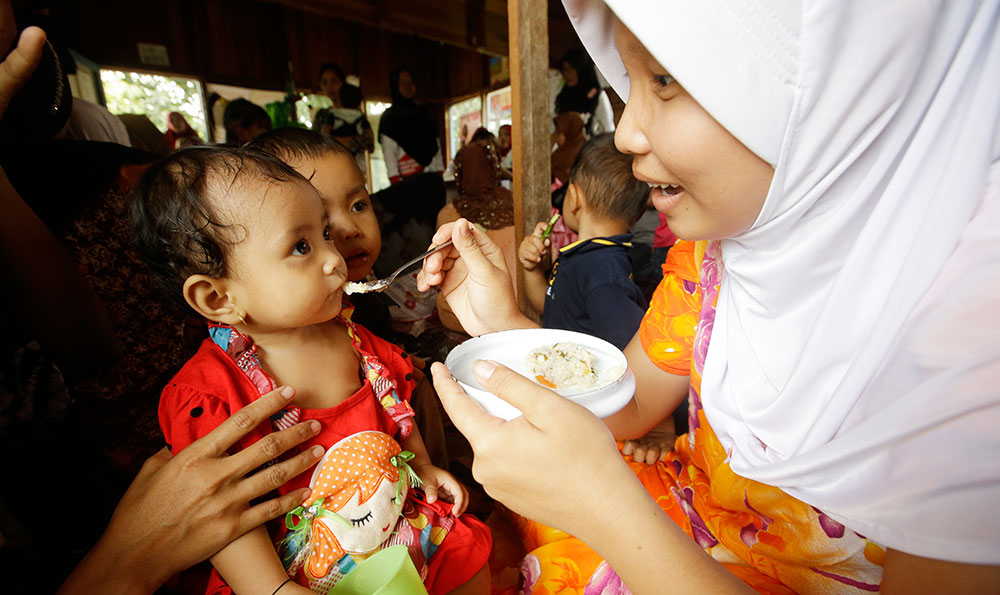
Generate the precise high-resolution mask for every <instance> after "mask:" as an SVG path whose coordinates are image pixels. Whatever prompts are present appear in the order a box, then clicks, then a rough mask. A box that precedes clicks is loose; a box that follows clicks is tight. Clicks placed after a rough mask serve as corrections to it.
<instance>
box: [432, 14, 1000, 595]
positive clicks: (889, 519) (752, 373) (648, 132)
mask: <svg viewBox="0 0 1000 595" xmlns="http://www.w3.org/2000/svg"><path fill="white" fill-rule="evenodd" d="M565 2H566V5H567V11H568V13H569V15H570V17H571V19H572V20H573V22H574V25H575V26H576V27H577V31H578V32H579V34H580V37H581V39H582V40H583V42H584V44H585V46H586V47H587V49H588V51H590V53H591V54H592V55H593V56H594V59H595V63H596V64H597V66H598V67H599V68H600V69H601V71H602V72H603V74H604V75H605V77H606V78H607V80H608V81H609V82H610V83H611V85H612V86H613V87H614V88H615V89H616V91H617V92H618V93H619V95H620V96H621V97H623V98H627V105H626V109H625V113H624V114H623V116H622V121H621V122H620V123H619V126H618V131H617V136H616V140H617V143H618V146H619V148H620V149H621V150H623V151H625V152H628V153H632V154H634V155H635V164H634V170H635V173H636V176H637V177H638V178H639V179H642V180H644V181H647V182H649V183H650V184H651V185H653V186H655V187H656V188H655V189H654V190H653V193H652V195H653V200H654V203H655V204H656V207H657V209H659V210H660V211H661V212H664V213H665V214H666V216H667V218H668V221H669V223H670V226H671V229H672V230H673V231H674V232H675V233H676V234H677V235H678V236H679V237H681V238H683V239H686V240H700V241H707V242H706V243H700V244H699V246H700V247H696V248H695V249H694V250H693V251H692V253H694V254H697V255H698V258H699V263H700V267H701V268H700V270H699V271H698V275H699V276H698V277H697V278H696V279H694V281H695V282H696V284H697V285H699V289H700V290H701V295H700V299H701V302H700V308H701V309H700V311H699V312H698V317H699V320H698V328H697V334H696V336H695V337H694V338H693V347H692V350H693V355H692V362H693V363H692V366H691V373H692V374H691V378H690V382H691V385H692V391H691V396H692V409H693V410H694V411H695V412H696V416H695V417H693V418H692V421H693V422H696V423H694V425H693V426H692V427H693V428H695V429H694V431H693V432H692V433H691V434H690V435H689V436H688V437H687V438H685V437H682V438H681V439H679V440H678V442H677V445H676V448H677V451H678V452H677V453H672V454H671V456H670V457H668V462H669V463H670V465H664V464H660V465H659V466H658V467H659V469H660V470H661V471H662V473H661V476H663V477H664V482H665V483H668V484H669V482H670V481H676V482H679V483H677V484H676V485H674V486H673V487H672V488H669V489H668V491H667V492H666V494H664V497H663V498H661V499H660V502H659V504H660V505H661V506H662V507H663V508H664V509H668V512H669V511H670V510H669V509H671V508H678V507H679V508H680V509H682V510H683V511H685V512H686V513H688V519H686V520H684V519H678V518H677V517H676V516H675V517H674V519H675V520H678V522H679V523H680V524H681V525H682V527H683V528H685V529H686V530H687V531H688V532H689V533H691V534H693V535H694V536H695V539H696V542H697V544H698V546H702V547H697V546H696V545H695V541H692V540H690V539H688V538H687V537H686V536H685V534H684V533H682V532H681V531H679V530H678V529H677V525H675V524H674V523H672V522H671V521H670V519H669V518H668V517H667V516H666V515H665V514H663V511H662V510H661V508H660V506H657V502H656V501H654V500H653V499H652V498H650V497H649V495H648V494H647V493H646V492H645V490H644V489H643V486H642V484H640V483H639V482H637V481H636V477H635V475H633V474H632V473H631V472H630V471H629V469H628V467H626V465H624V464H621V463H620V461H621V458H620V455H619V454H618V453H617V451H616V449H615V448H614V445H613V443H612V441H611V440H610V438H609V437H608V436H607V431H606V430H605V429H604V427H603V426H602V425H601V424H600V423H599V422H598V421H597V420H596V419H594V418H593V417H592V416H590V415H589V414H588V413H587V412H586V411H585V410H583V409H581V408H579V407H576V406H574V405H573V404H571V403H569V402H567V401H565V400H563V399H559V398H556V397H554V396H553V394H552V393H551V392H549V391H547V390H545V389H542V388H540V387H537V386H535V385H533V384H532V383H530V382H529V381H527V380H524V379H522V378H520V377H518V376H517V375H515V374H513V373H512V372H510V371H509V370H507V369H506V368H503V367H502V366H498V365H494V364H493V363H489V362H481V363H480V364H478V368H477V373H478V375H479V378H480V381H481V382H482V383H483V385H484V386H486V387H488V388H489V389H490V390H491V391H493V392H495V393H496V394H499V395H500V396H502V397H503V398H505V399H506V400H508V401H510V402H511V403H513V404H514V405H515V406H517V407H518V408H519V409H521V411H523V412H524V416H523V417H521V418H517V419H515V420H512V421H510V422H501V421H499V420H496V419H494V418H491V417H489V416H487V415H485V414H484V413H483V412H482V411H481V410H480V409H478V407H477V406H476V405H475V404H474V403H473V402H472V401H470V400H469V399H467V398H465V397H464V395H463V394H461V391H460V390H459V389H458V386H457V384H455V383H454V382H453V381H452V380H451V379H450V376H449V375H448V374H447V371H446V370H445V369H444V368H443V367H442V366H440V365H436V366H435V369H434V374H435V385H436V386H437V388H438V392H439V394H440V395H441V398H442V401H443V403H444V404H445V407H446V408H447V410H448V412H449V414H450V416H451V418H452V419H453V421H454V422H455V424H456V425H457V426H458V427H459V428H460V429H461V430H462V431H463V433H464V434H465V435H466V436H468V437H469V438H470V441H471V442H472V445H473V448H474V449H475V451H476V460H475V466H474V472H475V474H476V477H477V478H478V479H479V480H480V481H482V483H483V484H484V485H485V486H486V488H487V490H488V491H489V493H490V494H491V495H493V496H494V497H496V498H497V499H499V500H500V501H502V502H504V503H505V504H507V505H508V506H510V507H511V508H512V509H514V510H515V511H517V512H519V513H521V514H523V515H524V516H526V517H529V518H531V519H535V520H536V521H539V522H542V523H546V524H548V525H551V526H554V527H558V528H560V529H563V530H565V531H567V532H569V533H571V534H572V535H574V536H575V537H576V538H579V539H580V540H582V541H583V542H585V543H587V544H588V545H589V546H591V547H592V548H594V550H596V552H597V553H598V554H599V555H600V556H602V557H603V558H604V559H605V560H606V561H607V563H608V565H610V568H613V569H614V571H613V572H611V571H610V570H609V569H608V568H605V567H602V568H599V569H598V573H595V574H594V575H593V576H592V577H591V579H590V581H589V586H591V587H595V588H596V587H598V582H597V581H598V580H599V581H603V582H601V583H600V585H601V586H606V585H607V584H609V581H608V579H607V575H608V574H609V573H610V574H615V573H617V576H618V577H620V578H621V580H623V581H624V583H625V584H626V585H628V586H629V587H630V588H631V589H632V590H633V591H635V592H639V593H663V592H667V591H668V590H669V589H676V590H677V591H678V592H695V593H699V592H712V593H715V592H729V591H730V590H731V591H733V592H736V591H739V590H740V589H741V588H744V587H745V585H744V584H742V583H740V582H738V581H733V580H732V575H729V574H728V573H726V572H725V571H724V566H723V565H721V564H716V563H714V562H712V560H711V558H710V557H709V556H705V555H704V553H705V552H706V551H707V552H708V553H709V554H710V556H711V557H712V558H715V559H716V561H718V562H723V563H724V564H728V566H726V567H728V568H730V569H731V570H733V571H734V572H735V573H736V574H738V575H739V576H740V577H741V578H744V579H745V580H746V582H747V583H749V584H751V585H752V586H754V587H755V588H757V589H758V590H761V591H772V592H781V588H782V585H785V586H786V587H789V588H791V589H792V590H795V591H799V592H803V591H807V592H862V591H876V590H879V589H880V588H881V589H882V590H883V591H884V592H886V593H898V592H907V593H915V592H941V591H945V592H998V591H1000V566H998V565H1000V508H998V505H997V503H998V502H1000V389H998V385H1000V316H998V315H997V314H996V312H997V309H998V308H1000V197H998V196H997V195H998V194H1000V165H998V157H1000V32H998V31H1000V25H998V23H1000V2H997V1H996V0H990V1H983V2H972V1H971V0H955V1H944V0H939V1H931V0H923V1H917V0H912V1H910V2H893V3H886V2H882V3H880V2H867V1H865V0H800V1H794V0H786V1H783V2H758V1H755V0H744V1H741V2H735V1H732V0H716V1H707V2H696V3H691V2H680V1H669V0H661V1H658V2H655V3H654V2H644V3H639V2H634V1H628V0H606V1H604V2H601V1H599V0H565ZM626 73H627V75H626ZM446 235H451V236H452V237H453V238H454V239H455V240H456V248H455V249H453V250H452V251H451V252H449V253H439V254H438V255H436V256H435V257H432V258H430V259H428V262H427V263H426V264H425V268H424V271H423V273H422V278H423V285H425V286H426V285H430V284H441V285H442V292H443V293H444V294H445V295H446V296H447V299H448V301H449V303H450V304H451V305H452V308H453V309H454V310H455V312H456V313H457V314H458V316H459V318H460V320H462V322H463V324H464V325H465V327H466V329H467V330H469V332H470V333H473V334H480V333H482V332H489V331H493V330H501V329H504V328H514V327H524V326H530V325H531V323H530V322H529V321H527V320H526V319H525V318H523V317H522V316H521V315H520V313H518V312H517V311H516V307H515V306H513V301H512V299H511V298H510V296H509V294H508V293H507V292H504V291H503V290H504V288H505V287H506V285H504V283H503V282H502V281H505V280H506V277H505V276H504V275H505V273H503V271H501V270H499V267H502V261H501V260H498V259H497V257H496V254H497V251H496V248H495V247H494V246H492V245H491V244H490V243H488V241H487V240H486V238H485V236H484V235H483V234H481V233H479V232H478V231H475V230H473V231H470V230H469V228H468V227H467V226H465V225H462V224H461V222H459V223H458V224H456V225H455V226H453V227H449V228H447V229H442V230H439V232H438V234H437V235H436V236H435V238H434V239H435V241H438V242H440V241H442V240H443V239H444V238H445V236H446ZM459 256H461V259H460V260H456V259H457V258H458V257H459ZM719 275H721V277H719ZM656 309H657V304H656V303H655V298H654V304H653V305H651V309H650V313H649V314H647V320H646V321H644V328H648V327H649V324H650V323H651V322H653V321H652V319H654V318H656V317H657V316H659V317H660V318H662V317H663V312H658V311H656ZM642 333H643V330H642V329H641V330H640V335H641V334H642ZM709 339H710V341H709ZM706 343H707V353H706V352H705V351H704V350H703V349H702V348H703V347H704V346H705V344H706ZM626 354H627V355H628V357H629V365H630V367H631V368H632V369H633V371H635V373H636V376H637V379H638V382H639V386H638V388H637V391H636V397H635V399H634V401H633V403H632V404H630V405H629V406H628V407H627V408H626V410H625V411H623V412H622V413H621V414H619V415H617V416H615V417H614V418H611V419H609V420H606V421H607V422H608V426H609V427H611V429H612V430H613V431H614V432H615V435H616V436H618V437H619V438H621V437H629V436H630V435H638V434H641V433H642V432H643V431H645V429H648V428H649V427H651V426H652V425H653V424H655V423H656V422H657V421H659V419H661V418H662V415H664V414H665V412H669V410H670V409H671V408H672V407H673V406H674V405H675V404H676V403H677V402H678V400H679V399H680V398H683V396H684V395H685V394H687V393H686V391H684V390H678V389H677V387H678V383H679V381H680V380H682V381H683V382H685V383H686V382H687V381H688V378H686V377H683V376H671V375H670V374H666V373H664V372H663V370H662V368H663V366H659V364H658V362H657V361H656V358H655V357H654V354H653V352H652V348H651V346H650V345H649V344H648V343H647V344H644V342H643V340H642V338H641V337H639V336H637V338H636V339H634V340H633V342H632V344H630V345H629V347H628V348H627V349H626ZM698 389H700V390H698ZM696 401H697V402H696ZM698 423H700V424H704V425H703V426H701V427H699V426H698ZM670 466H676V467H677V468H679V469H682V472H681V473H680V474H679V475H683V476H685V477H689V478H690V477H696V478H697V479H698V481H700V482H702V484H703V485H702V486H701V487H702V488H703V490H702V491H701V492H698V491H694V492H693V493H692V490H690V489H689V488H690V486H689V485H685V484H683V478H682V477H680V478H679V477H678V474H677V473H675V474H673V475H672V474H671V473H670V469H669V468H668V467H670ZM583 478H585V479H586V481H581V479H583ZM643 481H644V483H646V480H643ZM647 485H648V483H647ZM734 486H739V487H741V488H742V490H741V491H738V492H734V491H733V490H732V488H733V487H734ZM794 517H801V519H797V518H794ZM802 519H804V520H805V521H809V522H812V523H813V525H814V527H813V529H814V531H813V533H812V534H810V533H809V532H808V531H809V530H808V527H807V525H808V523H803V522H799V521H800V520H802ZM682 521H683V522H682ZM741 526H742V528H741ZM821 531H822V532H823V533H825V535H826V537H827V538H829V539H826V540H824V539H823V538H822V535H820V532H821ZM702 548H704V549H702ZM837 557H839V558H837ZM833 558H837V559H833ZM830 568H835V569H836V571H835V572H831V571H830V570H829V569H830ZM599 573H603V574H602V575H601V576H600V577H598V576H597V574H599ZM529 574H530V572H529ZM749 574H753V575H754V576H753V577H750V578H748V575H749ZM583 580H584V582H585V583H586V582H587V578H586V576H584V577H583ZM768 580H770V581H771V583H768V584H765V583H767V581H768ZM543 582H544V581H540V582H539V583H538V584H539V585H541V584H542V583H543ZM537 592H538V590H536V593H537ZM785 592H787V590H786V591H785Z"/></svg>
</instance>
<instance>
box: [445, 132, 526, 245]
mask: <svg viewBox="0 0 1000 595" xmlns="http://www.w3.org/2000/svg"><path fill="white" fill-rule="evenodd" d="M509 177H510V172H508V171H506V170H504V169H503V167H501V166H500V157H499V155H498V152H497V148H496V143H495V141H494V140H493V134H491V133H490V131H489V130H487V129H485V128H479V129H478V130H476V131H475V132H474V133H472V139H471V140H470V141H469V142H468V144H466V145H465V146H464V147H462V148H461V150H459V152H458V153H457V154H456V155H455V181H456V182H458V198H457V199H456V200H455V209H456V210H457V211H458V214H459V216H461V217H465V218H466V219H468V220H469V221H472V222H473V223H479V224H480V225H482V226H483V227H485V228H486V229H500V228H501V227H507V226H510V225H514V197H513V195H512V194H511V192H510V190H508V189H506V188H504V187H503V186H502V185H501V184H500V182H501V181H502V180H503V179H504V178H509Z"/></svg>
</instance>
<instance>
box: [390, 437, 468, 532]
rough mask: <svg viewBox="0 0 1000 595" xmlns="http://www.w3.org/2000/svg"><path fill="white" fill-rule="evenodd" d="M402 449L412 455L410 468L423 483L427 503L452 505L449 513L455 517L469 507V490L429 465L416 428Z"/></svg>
mask: <svg viewBox="0 0 1000 595" xmlns="http://www.w3.org/2000/svg"><path fill="white" fill-rule="evenodd" d="M403 448H404V449H405V450H408V451H410V452H412V453H413V455H414V456H413V460H412V461H410V466H411V467H413V470H414V471H415V472H416V473H417V476H418V477H419V478H420V481H422V482H424V484H423V488H424V495H425V496H426V497H427V501H428V502H434V501H435V500H437V499H438V498H440V499H441V500H444V501H445V502H451V503H452V504H453V506H452V507H451V513H452V514H453V515H455V516H458V515H460V514H462V513H463V512H465V509H466V508H467V507H468V505H469V490H468V489H466V487H465V486H464V485H462V484H461V483H460V482H459V481H458V480H457V479H455V476H454V475H452V474H451V473H448V472H447V471H445V470H444V469H441V468H439V467H436V466H435V465H434V464H433V463H431V459H430V456H429V455H428V454H427V448H426V447H425V446H424V439H423V437H421V436H420V430H418V429H417V427H416V426H414V427H413V432H412V433H411V434H410V435H409V436H408V437H407V438H406V440H404V441H403ZM399 480H400V481H406V480H405V479H404V478H403V477H400V478H399Z"/></svg>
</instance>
